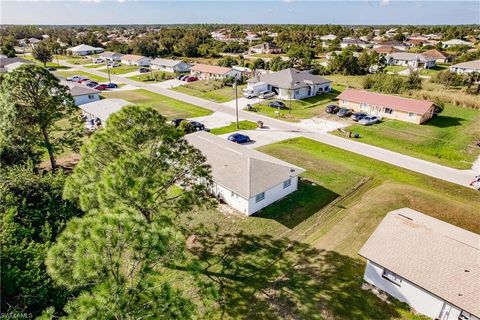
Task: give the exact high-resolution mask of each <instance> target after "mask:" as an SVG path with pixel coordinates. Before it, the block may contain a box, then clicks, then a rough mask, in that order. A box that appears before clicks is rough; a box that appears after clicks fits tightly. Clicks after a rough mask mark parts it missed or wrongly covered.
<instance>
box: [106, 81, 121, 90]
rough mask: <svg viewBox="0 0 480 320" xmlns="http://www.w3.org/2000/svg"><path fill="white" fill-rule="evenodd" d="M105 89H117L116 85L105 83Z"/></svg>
mask: <svg viewBox="0 0 480 320" xmlns="http://www.w3.org/2000/svg"><path fill="white" fill-rule="evenodd" d="M107 87H108V88H109V89H115V88H118V85H117V84H116V83H113V82H110V83H107Z"/></svg>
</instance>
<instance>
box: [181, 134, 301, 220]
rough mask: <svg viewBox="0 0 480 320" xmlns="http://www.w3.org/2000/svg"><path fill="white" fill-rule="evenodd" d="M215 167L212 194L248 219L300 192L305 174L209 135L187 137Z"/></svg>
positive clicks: (265, 155)
mask: <svg viewBox="0 0 480 320" xmlns="http://www.w3.org/2000/svg"><path fill="white" fill-rule="evenodd" d="M186 139H187V141H188V142H189V143H190V144H191V145H193V146H194V147H195V148H197V149H198V150H200V151H201V152H202V154H203V155H204V156H205V157H206V159H207V163H208V164H209V165H210V166H211V170H212V178H213V182H214V185H213V186H212V190H211V191H212V193H213V194H214V195H215V196H216V197H217V198H219V199H220V200H221V201H223V202H225V203H226V204H228V205H230V206H231V207H232V208H234V209H236V210H238V211H240V212H242V213H243V214H245V215H251V214H253V213H255V212H257V211H259V210H261V209H262V208H265V207H266V206H268V205H270V204H272V203H274V202H275V201H278V200H280V199H282V198H284V197H285V196H287V195H288V194H290V193H292V192H294V191H296V190H297V185H298V175H300V174H301V173H302V172H304V171H305V170H304V169H302V168H299V167H297V166H294V165H293V164H290V163H288V162H285V161H282V160H279V159H277V158H274V157H272V156H269V155H267V154H264V153H262V152H259V151H256V150H254V149H249V148H246V147H244V146H241V145H239V144H237V143H234V142H231V141H228V140H226V139H224V138H221V137H219V136H216V135H213V134H211V133H209V132H206V131H198V132H195V133H192V134H189V135H187V136H186Z"/></svg>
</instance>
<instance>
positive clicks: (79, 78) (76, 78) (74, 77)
mask: <svg viewBox="0 0 480 320" xmlns="http://www.w3.org/2000/svg"><path fill="white" fill-rule="evenodd" d="M83 79H85V77H82V76H77V75H74V76H71V77H68V78H67V81H74V82H78V81H80V80H83Z"/></svg>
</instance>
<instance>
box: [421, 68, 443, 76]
mask: <svg viewBox="0 0 480 320" xmlns="http://www.w3.org/2000/svg"><path fill="white" fill-rule="evenodd" d="M448 69H449V66H447V65H436V66H435V67H433V68H430V69H420V70H419V71H418V73H419V74H421V75H422V76H434V75H436V74H437V73H439V72H441V71H445V70H448Z"/></svg>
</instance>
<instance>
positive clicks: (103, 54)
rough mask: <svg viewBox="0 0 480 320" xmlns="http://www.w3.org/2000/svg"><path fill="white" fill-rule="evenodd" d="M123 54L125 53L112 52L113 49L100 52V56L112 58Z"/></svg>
mask: <svg viewBox="0 0 480 320" xmlns="http://www.w3.org/2000/svg"><path fill="white" fill-rule="evenodd" d="M123 55H124V54H123V53H118V52H111V51H105V52H102V53H100V54H99V56H100V57H104V58H111V57H113V56H116V57H122V56H123Z"/></svg>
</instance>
